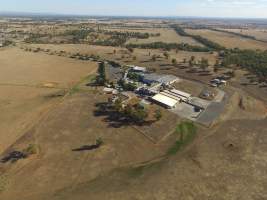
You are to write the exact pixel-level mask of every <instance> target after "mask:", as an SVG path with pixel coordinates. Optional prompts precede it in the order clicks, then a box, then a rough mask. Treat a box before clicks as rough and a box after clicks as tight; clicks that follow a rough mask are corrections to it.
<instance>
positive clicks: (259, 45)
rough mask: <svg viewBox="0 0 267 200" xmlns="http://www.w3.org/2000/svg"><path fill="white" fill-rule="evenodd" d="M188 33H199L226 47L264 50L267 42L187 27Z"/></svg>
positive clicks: (266, 47)
mask: <svg viewBox="0 0 267 200" xmlns="http://www.w3.org/2000/svg"><path fill="white" fill-rule="evenodd" d="M186 31H187V32H188V33H190V34H194V35H200V36H203V37H205V38H207V39H209V40H212V41H214V42H216V43H218V44H220V45H222V46H224V47H227V48H240V49H260V50H266V49H267V44H266V43H264V42H258V41H255V40H252V39H247V38H242V37H239V36H235V35H232V34H228V33H222V32H218V31H211V30H206V29H198V30H193V29H187V30H186Z"/></svg>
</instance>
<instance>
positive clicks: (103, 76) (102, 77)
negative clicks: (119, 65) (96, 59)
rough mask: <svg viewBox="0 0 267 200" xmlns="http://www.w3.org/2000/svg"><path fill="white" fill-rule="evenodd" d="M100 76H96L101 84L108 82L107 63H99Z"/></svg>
mask: <svg viewBox="0 0 267 200" xmlns="http://www.w3.org/2000/svg"><path fill="white" fill-rule="evenodd" d="M97 72H98V76H97V77H96V82H97V83H98V84H100V85H104V84H105V83H106V81H107V80H106V69H105V64H104V63H103V62H101V63H99V65H98V70H97Z"/></svg>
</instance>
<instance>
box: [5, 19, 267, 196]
mask: <svg viewBox="0 0 267 200" xmlns="http://www.w3.org/2000/svg"><path fill="white" fill-rule="evenodd" d="M74 23H77V24H75V25H69V27H68V25H66V26H65V25H62V26H61V25H60V26H58V25H56V26H55V27H57V28H55V30H51V27H50V26H48V25H42V24H41V23H40V24H39V25H38V26H37V27H35V26H34V25H28V26H25V27H24V26H22V27H21V25H14V27H12V29H16V27H15V26H19V27H21V28H22V29H27V30H29V31H32V32H35V33H39V32H43V31H48V32H49V33H51V31H55V32H57V33H60V32H64V31H65V30H66V29H67V28H68V29H72V28H73V29H77V27H79V26H80V25H79V23H78V22H74ZM95 24H97V23H95ZM103 24H105V25H103ZM124 24H125V25H126V24H127V27H126V26H125V27H124V28H120V25H124ZM156 25H157V26H162V27H167V25H168V24H163V23H162V21H160V20H141V19H140V20H137V19H136V20H129V21H127V20H125V21H124V20H120V19H118V20H114V21H112V20H106V21H105V20H103V21H101V26H104V27H105V28H106V29H108V30H117V31H139V32H149V33H158V32H160V33H161V36H160V37H151V38H149V39H148V40H137V41H136V40H132V41H130V42H138V43H143V42H154V41H163V42H177V43H180V42H186V43H190V44H192V45H199V44H198V43H197V42H195V41H193V40H192V39H191V38H187V37H180V36H178V35H177V34H176V33H175V32H174V31H173V30H171V29H168V28H158V29H156V28H155V27H156ZM52 26H53V25H52ZM88 26H89V24H88ZM90 26H91V25H90ZM93 26H94V25H93ZM153 27H154V28H153ZM102 28H103V27H102ZM186 31H188V32H189V33H192V34H199V35H201V36H203V37H205V38H207V39H210V40H212V41H214V42H218V43H219V44H221V45H223V46H225V47H228V48H234V47H239V48H241V49H246V48H250V49H267V46H266V45H265V44H264V43H262V42H257V41H255V40H250V39H244V38H241V37H238V36H234V35H232V34H227V33H220V32H216V31H209V30H191V29H188V30H186ZM56 39H57V38H56ZM60 39H61V38H60ZM17 46H21V47H27V48H31V49H32V50H33V49H36V48H41V49H49V50H50V51H49V52H44V51H39V52H36V53H34V52H33V51H31V52H28V51H25V50H23V49H20V48H18V47H5V48H2V49H0V155H1V158H0V159H2V158H3V157H4V156H6V155H8V153H9V152H12V151H23V150H24V149H25V148H26V147H28V146H29V145H30V144H34V145H35V146H36V148H37V152H36V154H34V155H30V156H29V157H28V158H25V159H20V160H18V161H16V162H6V163H5V162H1V161H0V200H2V199H3V200H24V199H25V200H88V199H90V200H177V199H179V200H195V199H197V200H237V199H240V200H263V199H267V192H266V188H267V178H266V176H267V175H266V166H267V153H266V152H267V146H266V143H267V135H266V132H267V128H266V124H267V104H266V102H267V101H266V99H267V88H266V87H265V86H264V87H261V86H262V85H259V84H257V85H256V84H250V85H249V84H248V85H244V84H243V83H249V80H250V79H249V76H253V75H252V74H248V75H246V74H247V73H248V72H247V71H244V70H242V69H235V77H234V78H232V79H231V80H229V81H228V82H227V85H226V86H222V87H221V89H222V90H224V92H225V94H226V97H225V99H227V100H226V104H225V105H223V106H225V107H224V111H223V113H221V115H220V117H219V118H218V119H217V120H216V122H214V124H213V125H212V127H210V128H207V127H204V126H202V125H200V124H196V127H197V135H196V137H195V138H194V140H192V141H190V143H188V144H186V146H183V147H182V148H181V149H180V150H179V151H178V152H177V154H175V155H170V154H168V153H167V152H168V150H169V149H170V147H172V146H173V145H174V143H175V142H176V141H177V138H178V137H179V135H177V134H176V133H175V132H174V131H175V129H176V126H177V124H178V123H179V122H181V121H183V120H185V119H181V118H179V117H178V116H177V115H175V114H174V113H172V112H169V110H165V109H163V108H161V109H162V118H161V120H159V121H156V122H153V123H151V124H148V125H147V124H146V125H143V126H141V125H140V126H139V125H129V124H127V123H123V122H118V121H116V119H114V118H112V116H113V115H114V112H111V113H110V112H100V113H99V112H97V106H96V105H97V104H98V103H106V102H107V100H108V99H109V97H110V95H107V94H104V93H103V87H96V86H90V84H88V83H89V82H90V80H91V77H93V76H95V74H96V71H97V63H96V62H91V61H81V60H79V59H78V58H70V57H71V56H72V55H74V54H77V53H80V54H88V55H91V54H94V55H98V56H100V57H101V58H102V59H107V60H114V61H117V62H119V63H120V64H122V65H127V64H128V65H132V64H134V65H138V66H144V67H149V68H152V69H155V70H156V72H157V73H163V74H173V75H176V76H178V77H180V78H181V79H183V81H182V82H180V83H176V84H175V85H174V87H175V88H177V89H180V90H183V91H186V92H189V93H191V94H193V96H198V95H199V93H201V91H202V90H203V89H206V88H209V89H210V90H213V89H211V88H210V87H209V86H208V84H209V83H210V80H211V79H212V78H214V77H216V76H218V75H222V74H223V73H225V72H227V71H229V70H232V69H229V68H226V69H220V70H219V71H217V72H214V71H213V64H214V63H215V61H216V60H217V59H218V53H216V52H214V53H202V52H185V51H178V52H176V51H168V53H169V58H165V57H164V55H163V54H164V53H165V51H164V50H161V49H157V50H155V49H154V50H153V49H134V51H133V53H130V51H128V50H127V49H125V48H121V47H106V46H93V45H86V44H60V45H59V44H58V45H56V44H55V45H54V44H25V43H18V44H17ZM114 50H116V51H115V52H114ZM61 51H64V53H62V52H61ZM49 54H53V55H49ZM59 54H62V55H60V56H58V55H59ZM153 55H157V56H158V57H157V59H156V61H153V60H152V56H153ZM191 56H194V57H195V60H196V61H199V60H200V59H201V58H206V59H208V60H209V63H210V65H209V66H208V67H207V69H206V70H203V69H201V68H200V67H199V66H193V67H189V66H188V63H182V61H183V60H184V59H186V60H187V61H188V60H189V59H190V58H191ZM173 58H175V59H177V61H178V64H177V65H173V64H172V59H173ZM193 69H194V70H193ZM214 90H215V89H214ZM216 90H217V89H216ZM152 107H153V108H155V109H156V108H158V106H156V105H153V106H152ZM99 138H101V139H102V140H103V145H102V146H100V148H97V149H93V150H88V149H83V148H82V147H84V146H87V147H88V145H93V144H95V143H96V140H97V139H99Z"/></svg>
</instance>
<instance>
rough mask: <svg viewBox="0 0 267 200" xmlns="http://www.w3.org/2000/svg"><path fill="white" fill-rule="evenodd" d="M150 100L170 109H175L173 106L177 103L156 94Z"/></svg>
mask: <svg viewBox="0 0 267 200" xmlns="http://www.w3.org/2000/svg"><path fill="white" fill-rule="evenodd" d="M152 99H153V100H155V101H157V102H159V103H161V104H164V105H166V106H168V107H171V108H173V107H175V105H176V104H177V103H178V101H177V100H175V99H173V98H170V97H168V96H165V95H163V94H156V95H155V96H153V97H152Z"/></svg>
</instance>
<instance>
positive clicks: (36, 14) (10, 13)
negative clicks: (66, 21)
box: [0, 10, 267, 20]
mask: <svg viewBox="0 0 267 200" xmlns="http://www.w3.org/2000/svg"><path fill="white" fill-rule="evenodd" d="M55 16H58V17H61V16H62V17H100V18H101V17H103V18H105V17H111V18H120V17H121V18H124V17H125V18H150V19H153V18H155V19H164V18H170V19H175V18H177V19H179V18H180V19H226V20H227V19H237V20H247V19H250V20H267V17H262V18H261V17H228V16H226V17H223V16H218V17H216V16H178V15H177V16H174V15H169V16H168V15H158V16H157V15H103V14H71V13H53V12H30V11H29V12H28V11H1V10H0V17H55Z"/></svg>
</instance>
